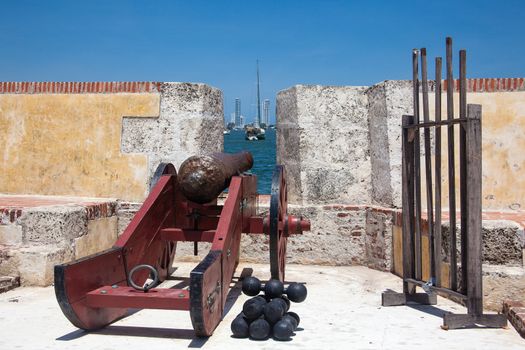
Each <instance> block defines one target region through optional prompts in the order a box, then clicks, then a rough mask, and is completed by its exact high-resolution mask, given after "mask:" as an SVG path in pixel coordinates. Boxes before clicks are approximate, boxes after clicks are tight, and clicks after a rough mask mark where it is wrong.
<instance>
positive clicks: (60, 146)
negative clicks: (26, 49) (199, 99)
mask: <svg viewBox="0 0 525 350" xmlns="http://www.w3.org/2000/svg"><path fill="white" fill-rule="evenodd" d="M159 104H160V96H159V94H157V93H123V94H0V152H2V154H1V158H0V164H1V172H2V173H1V176H0V192H3V193H14V194H46V195H81V196H93V197H116V198H121V199H126V200H130V201H141V200H143V199H144V197H145V194H146V182H147V181H146V180H147V176H148V168H147V158H146V156H145V155H142V154H122V153H121V152H120V137H121V129H122V117H123V116H136V117H152V116H158V115H159Z"/></svg>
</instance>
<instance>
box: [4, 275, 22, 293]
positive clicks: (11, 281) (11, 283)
mask: <svg viewBox="0 0 525 350" xmlns="http://www.w3.org/2000/svg"><path fill="white" fill-rule="evenodd" d="M19 286H20V277H18V276H17V277H12V276H1V277H0V293H4V292H7V291H8V290H11V289H14V288H16V287H19Z"/></svg>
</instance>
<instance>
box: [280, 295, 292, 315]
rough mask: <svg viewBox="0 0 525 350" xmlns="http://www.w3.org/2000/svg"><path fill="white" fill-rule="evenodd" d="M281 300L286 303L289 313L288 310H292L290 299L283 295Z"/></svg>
mask: <svg viewBox="0 0 525 350" xmlns="http://www.w3.org/2000/svg"><path fill="white" fill-rule="evenodd" d="M281 299H283V300H284V302H285V303H286V312H288V310H290V299H288V297H287V296H286V295H283V296H282V297H281Z"/></svg>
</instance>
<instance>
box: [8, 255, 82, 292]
mask: <svg viewBox="0 0 525 350" xmlns="http://www.w3.org/2000/svg"><path fill="white" fill-rule="evenodd" d="M15 254H16V257H17V260H18V271H19V274H20V283H21V285H22V286H49V285H50V284H52V283H53V278H54V275H53V268H54V266H55V265H57V264H62V263H65V262H68V261H71V260H73V250H72V249H71V247H58V246H56V245H41V246H33V247H27V248H21V249H20V250H17V251H16V252H15Z"/></svg>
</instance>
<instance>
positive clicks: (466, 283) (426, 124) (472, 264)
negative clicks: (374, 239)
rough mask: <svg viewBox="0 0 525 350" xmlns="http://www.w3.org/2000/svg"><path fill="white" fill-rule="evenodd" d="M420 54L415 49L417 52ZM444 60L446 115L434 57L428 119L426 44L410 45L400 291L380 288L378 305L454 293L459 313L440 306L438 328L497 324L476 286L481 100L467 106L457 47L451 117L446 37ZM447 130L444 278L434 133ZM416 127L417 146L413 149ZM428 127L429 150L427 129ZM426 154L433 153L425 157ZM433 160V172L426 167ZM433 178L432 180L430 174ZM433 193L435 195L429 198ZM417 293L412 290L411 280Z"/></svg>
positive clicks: (500, 321)
mask: <svg viewBox="0 0 525 350" xmlns="http://www.w3.org/2000/svg"><path fill="white" fill-rule="evenodd" d="M420 53H421V55H420ZM446 54H447V55H446V61H447V67H446V69H447V80H446V83H447V119H446V120H441V70H442V68H441V57H437V58H436V77H435V79H436V80H435V84H436V86H435V89H434V90H435V119H434V120H433V121H431V120H430V117H429V104H428V80H427V63H426V49H424V48H423V49H421V51H420V52H419V50H414V51H413V55H412V63H413V98H414V115H404V116H403V119H402V167H403V169H402V201H403V238H402V239H403V292H402V293H395V292H392V291H386V292H384V293H383V294H382V305H383V306H396V305H404V304H406V303H407V302H415V303H420V304H431V305H433V304H436V303H437V294H436V293H440V294H444V295H447V296H450V297H452V298H453V299H459V300H461V301H462V302H464V303H465V304H466V306H467V314H452V313H447V314H445V315H444V318H443V326H442V327H443V328H444V329H455V328H465V327H475V326H483V327H505V326H506V325H507V319H506V317H505V316H504V315H502V314H484V313H483V293H482V236H481V220H482V218H481V210H482V207H481V200H482V197H481V180H482V174H481V170H482V168H481V164H482V163H481V161H482V157H481V154H482V152H481V105H474V104H469V105H467V92H466V51H465V50H461V51H460V79H459V118H454V103H453V93H454V80H453V75H452V39H451V38H447V41H446ZM419 56H421V76H422V81H421V88H422V97H423V101H422V102H423V106H422V107H423V108H422V110H423V120H422V121H421V120H420V118H419V110H420V105H419V87H420V84H419V68H418V60H419ZM442 128H446V129H447V136H448V137H447V146H448V156H447V158H448V162H447V165H448V186H449V188H448V193H449V203H448V204H449V213H450V215H449V220H450V232H449V236H448V239H449V241H448V248H449V251H448V256H449V265H450V268H449V281H448V283H447V287H444V286H443V284H442V281H441V264H442V261H443V256H442V243H443V242H442V232H441V223H442V203H441V182H442V176H441V166H442V160H441V144H442V142H441V141H442V140H441V132H442ZM456 128H457V129H459V179H460V181H459V183H460V190H459V193H460V198H459V202H460V212H461V220H460V227H461V230H460V231H461V245H460V249H459V261H460V264H461V265H460V267H461V274H460V275H461V280H460V283H459V285H458V263H457V261H458V259H457V254H458V250H457V244H456V241H457V236H456V211H457V210H456V188H455V183H456V181H455V179H456V174H455V171H456V161H455V146H454V133H455V129H456ZM421 130H423V137H424V140H423V141H424V142H423V145H424V151H423V152H421V150H420V148H421V147H420V134H421ZM431 132H433V134H434V147H435V148H434V154H433V157H432V149H431V148H432V147H431V140H430V135H431ZM423 154H424V160H425V162H424V163H425V164H424V168H423V172H424V174H425V179H426V181H425V182H426V185H425V190H426V199H427V200H426V206H427V211H426V212H427V215H426V216H427V217H426V220H427V223H428V242H429V244H428V248H429V251H428V256H429V263H430V280H429V281H424V280H423V278H422V258H421V255H422V248H423V247H422V244H421V231H422V226H423V225H422V220H421V219H422V208H421V172H422V171H421V170H422V169H421V161H420V159H421V156H422V155H423ZM432 158H433V160H432ZM432 161H433V162H434V165H435V166H434V172H433V168H432ZM433 177H434V180H435V181H434V185H435V186H434V187H433V186H432V180H433ZM434 199H435V200H434ZM417 286H419V287H421V288H423V290H424V291H425V293H416V287H417Z"/></svg>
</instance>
